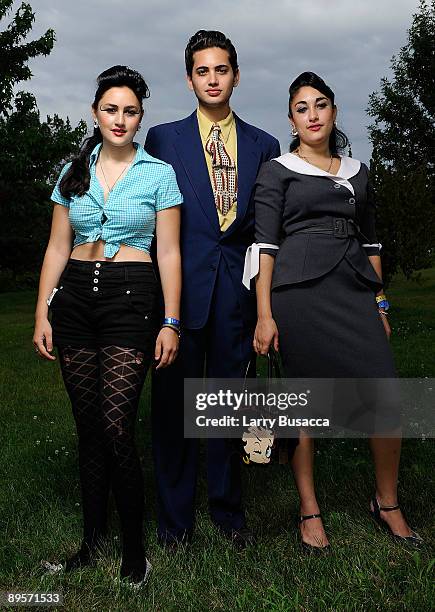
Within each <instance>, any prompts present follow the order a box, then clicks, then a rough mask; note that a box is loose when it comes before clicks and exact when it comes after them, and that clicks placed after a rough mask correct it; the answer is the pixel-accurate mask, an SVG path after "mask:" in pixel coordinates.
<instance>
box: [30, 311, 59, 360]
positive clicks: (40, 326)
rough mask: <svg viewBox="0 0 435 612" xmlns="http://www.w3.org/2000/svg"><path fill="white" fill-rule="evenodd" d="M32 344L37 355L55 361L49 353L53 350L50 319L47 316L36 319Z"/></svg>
mask: <svg viewBox="0 0 435 612" xmlns="http://www.w3.org/2000/svg"><path fill="white" fill-rule="evenodd" d="M33 346H34V347H35V351H36V353H37V354H38V355H39V357H43V358H44V359H48V360H49V361H55V359H56V357H55V356H54V355H51V352H52V350H53V334H52V331H51V325H50V321H49V320H48V319H47V317H41V318H38V319H36V322H35V331H34V332H33Z"/></svg>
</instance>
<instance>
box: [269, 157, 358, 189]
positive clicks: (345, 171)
mask: <svg viewBox="0 0 435 612" xmlns="http://www.w3.org/2000/svg"><path fill="white" fill-rule="evenodd" d="M274 161H277V162H279V163H280V164H282V165H283V166H285V167H286V168H288V169H289V170H293V172H297V173H298V174H306V175H308V176H325V177H326V178H329V179H331V180H332V181H334V182H335V183H338V184H340V185H343V187H346V188H347V189H349V191H350V192H351V193H352V195H355V190H354V188H353V186H352V184H351V183H350V182H349V179H350V178H352V177H353V176H355V175H356V174H358V172H359V171H360V168H361V162H360V161H358V160H357V159H354V158H353V157H348V156H347V155H340V168H339V170H338V173H337V174H330V173H329V172H326V171H325V170H322V169H321V168H318V167H317V166H313V164H310V163H308V162H307V161H305V160H304V159H301V158H300V157H298V156H297V155H295V154H294V153H284V155H281V156H280V157H275V159H274Z"/></svg>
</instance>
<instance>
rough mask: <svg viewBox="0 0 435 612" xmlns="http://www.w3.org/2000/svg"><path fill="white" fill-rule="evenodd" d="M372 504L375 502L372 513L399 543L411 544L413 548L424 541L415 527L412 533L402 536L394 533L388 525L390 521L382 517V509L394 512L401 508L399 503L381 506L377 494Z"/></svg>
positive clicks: (378, 522)
mask: <svg viewBox="0 0 435 612" xmlns="http://www.w3.org/2000/svg"><path fill="white" fill-rule="evenodd" d="M372 504H373V510H370V511H369V512H370V515H371V516H372V518H373V519H374V520H375V521H376V522H377V524H378V525H379V526H380V527H382V528H383V529H385V530H386V531H387V532H388V533H389V534H390V535H391V537H392V538H393V540H395V541H396V542H398V543H399V544H402V545H405V546H411V547H413V548H418V547H420V546H421V545H422V544H423V542H424V540H423V538H422V537H421V536H420V535H419V534H418V533H417V532H416V531H414V530H413V529H411V535H409V536H401V535H399V534H397V533H394V532H393V530H392V529H391V527H390V526H389V525H388V523H387V522H386V521H385V520H384V519H383V518H382V517H381V511H382V512H393V510H399V509H400V506H399V505H397V506H381V505H380V504H379V502H378V498H377V497H376V495H375V496H374V497H373V499H372Z"/></svg>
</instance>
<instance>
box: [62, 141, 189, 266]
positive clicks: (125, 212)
mask: <svg viewBox="0 0 435 612" xmlns="http://www.w3.org/2000/svg"><path fill="white" fill-rule="evenodd" d="M134 146H135V148H136V157H135V158H134V161H133V163H132V165H131V166H130V168H129V169H128V170H127V172H126V173H125V175H124V176H123V177H122V178H121V179H120V180H119V181H118V182H117V183H116V185H115V186H114V188H113V190H112V191H111V192H110V194H109V196H108V198H107V200H106V202H104V193H103V189H102V187H101V185H100V182H99V180H98V179H97V177H96V175H95V165H96V161H97V159H98V153H99V151H100V148H101V143H100V144H98V145H97V146H96V147H95V149H94V150H93V151H92V153H91V157H90V161H89V169H90V172H91V180H90V184H89V189H88V191H87V192H86V193H85V195H83V196H81V197H80V196H77V195H73V196H72V197H71V198H70V199H68V198H64V197H63V195H62V194H61V193H60V191H59V184H60V181H61V179H62V177H63V175H64V174H65V172H66V171H67V170H68V168H69V167H70V165H71V163H68V164H66V165H65V166H64V168H63V169H62V172H61V173H60V176H59V179H58V181H57V183H56V186H55V188H54V190H53V193H52V195H51V199H52V201H53V202H55V203H56V204H61V205H62V206H66V207H68V208H69V220H70V223H71V226H72V228H73V230H74V232H75V240H74V246H75V247H76V246H78V245H80V244H84V243H86V242H96V241H97V240H100V239H101V240H104V242H105V245H104V257H108V258H112V257H114V256H115V255H116V253H117V252H118V251H119V247H120V246H121V244H125V245H127V246H130V247H134V248H135V249H140V250H141V251H146V252H147V253H149V250H150V246H151V240H152V238H153V234H154V230H155V226H156V213H157V212H159V211H160V210H164V209H165V208H170V207H171V206H177V205H179V204H181V203H182V202H183V196H182V195H181V193H180V190H179V189H178V185H177V180H176V178H175V172H174V170H173V169H172V166H170V165H169V164H167V163H165V162H163V161H161V160H159V159H156V158H155V157H152V156H151V155H149V154H148V153H147V152H146V151H145V149H144V148H143V147H141V146H140V145H139V144H138V143H134Z"/></svg>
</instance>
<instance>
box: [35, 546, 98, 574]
mask: <svg viewBox="0 0 435 612" xmlns="http://www.w3.org/2000/svg"><path fill="white" fill-rule="evenodd" d="M92 553H93V550H92V551H91V549H90V548H89V546H88V545H87V544H85V543H84V542H82V545H81V547H80V549H79V550H78V551H77V552H76V553H75V554H74V555H72V557H69V558H68V559H67V560H66V561H64V562H63V563H51V562H50V561H42V562H41V565H42V567H43V568H44V569H45V570H46V571H47V572H48V573H49V574H59V573H61V572H73V571H74V570H78V569H82V568H84V567H87V566H89V565H93V564H94V559H93V555H92Z"/></svg>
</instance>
